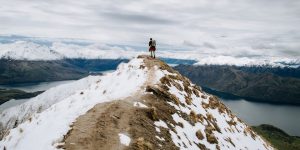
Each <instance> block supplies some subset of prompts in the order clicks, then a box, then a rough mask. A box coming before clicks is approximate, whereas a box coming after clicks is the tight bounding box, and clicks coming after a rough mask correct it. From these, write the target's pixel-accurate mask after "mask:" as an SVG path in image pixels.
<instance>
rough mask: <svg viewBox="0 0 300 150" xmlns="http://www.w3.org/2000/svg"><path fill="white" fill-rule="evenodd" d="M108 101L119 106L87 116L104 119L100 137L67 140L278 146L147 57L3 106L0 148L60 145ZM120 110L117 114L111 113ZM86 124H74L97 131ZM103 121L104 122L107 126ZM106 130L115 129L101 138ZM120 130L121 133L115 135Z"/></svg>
mask: <svg viewBox="0 0 300 150" xmlns="http://www.w3.org/2000/svg"><path fill="white" fill-rule="evenodd" d="M114 100H119V101H114ZM110 101H112V102H111V106H113V105H116V106H114V107H113V108H114V109H113V110H112V109H105V110H103V111H104V112H102V113H103V116H101V115H100V118H97V117H96V115H99V114H93V115H92V116H93V117H92V118H89V119H96V120H97V119H100V124H98V125H96V126H97V130H96V131H95V133H97V136H98V137H99V135H100V134H101V137H99V138H97V140H94V138H95V137H94V136H92V135H91V137H85V136H84V139H85V140H86V139H89V138H92V139H91V140H88V141H86V142H82V140H84V139H82V140H79V141H81V142H78V143H69V144H71V145H72V146H76V145H77V144H78V146H80V145H82V144H83V145H84V144H90V142H93V141H95V142H96V143H97V142H100V145H98V146H99V149H101V148H100V147H103V146H104V145H105V144H111V143H109V142H108V141H114V140H115V139H103V137H110V138H120V141H119V142H117V143H119V144H121V145H123V146H125V147H127V148H128V149H134V148H139V147H148V148H150V149H189V150H190V149H238V150H240V149H261V150H263V149H273V148H272V147H271V146H270V145H269V144H268V143H266V142H265V141H264V140H263V139H262V138H261V137H260V136H258V135H257V134H256V133H254V132H253V131H252V129H251V128H250V127H249V126H247V125H246V124H245V123H243V122H242V121H241V120H240V119H238V118H237V117H236V116H235V115H233V114H232V113H231V111H230V110H229V109H228V108H227V107H226V106H225V105H224V104H222V103H221V102H220V101H218V100H217V99H216V98H215V97H214V96H212V95H208V94H206V93H205V92H203V91H202V90H201V89H200V88H199V87H197V86H196V85H194V84H192V83H191V82H190V81H189V80H188V79H187V78H185V77H183V76H182V75H180V74H179V73H178V72H176V71H174V70H173V69H172V68H171V67H169V66H168V65H166V64H165V63H163V62H162V61H159V60H154V59H151V58H149V57H146V56H142V57H139V58H135V59H133V60H131V61H130V62H129V63H128V64H121V65H120V66H119V67H118V69H117V70H116V71H115V72H113V73H109V74H106V75H104V76H94V77H87V78H85V79H82V80H79V81H77V82H74V83H70V84H67V85H62V86H59V87H55V88H53V89H50V90H49V91H46V92H45V93H43V94H42V95H40V96H38V97H36V98H33V99H31V100H30V101H28V102H27V103H25V104H22V105H21V106H18V107H13V108H10V109H8V110H5V111H4V112H2V113H1V114H0V115H1V118H0V121H1V131H5V132H4V133H3V132H2V134H3V136H4V137H3V138H2V140H1V141H0V149H4V147H5V148H6V149H30V150H35V149H37V150H39V149H43V150H47V149H49V150H50V149H59V148H62V147H61V146H60V144H61V143H62V142H63V143H65V144H66V145H68V142H67V141H65V140H66V139H67V137H69V138H72V136H71V135H72V132H73V130H71V129H74V127H70V126H71V125H72V126H73V125H75V126H76V122H77V121H78V120H77V121H76V119H78V118H82V117H84V116H85V115H87V114H90V113H93V112H96V110H92V111H88V110H91V109H92V108H93V107H94V106H95V105H96V104H100V103H104V102H110ZM122 101H126V103H122ZM130 103H131V104H130ZM117 104H120V105H119V106H117ZM93 109H95V107H94V108H93ZM102 109H103V108H102ZM121 109H124V110H122V111H121ZM118 111H120V114H113V113H115V112H118ZM24 114H26V115H24ZM122 115H123V116H122ZM106 117H108V119H106ZM75 121H76V122H75ZM73 122H75V124H73ZM88 122H89V121H88ZM83 123H87V121H83ZM110 123H112V125H110ZM88 124H89V123H88ZM105 125H108V126H107V127H106V126H105ZM89 126H90V128H86V126H76V127H75V128H76V129H77V130H78V131H80V132H81V130H85V131H86V130H92V131H94V130H93V129H92V127H93V126H92V125H90V124H89ZM98 126H104V127H103V130H101V129H102V128H99V127H98ZM115 128H116V129H115ZM106 130H108V131H110V132H108V134H107V135H103V134H104V133H105V131H106ZM119 130H121V131H122V132H119V133H114V131H119ZM123 130H124V131H123ZM74 132H75V131H74ZM92 133H93V132H92ZM75 136H76V138H80V136H81V135H79V134H76V135H75ZM71 140H72V139H71ZM101 140H107V141H101ZM37 141H38V142H37ZM74 144H75V145H74ZM98 146H97V147H98ZM117 147H119V146H117ZM125 147H123V148H125ZM110 148H112V145H110ZM119 148H120V147H119Z"/></svg>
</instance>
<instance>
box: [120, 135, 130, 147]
mask: <svg viewBox="0 0 300 150" xmlns="http://www.w3.org/2000/svg"><path fill="white" fill-rule="evenodd" d="M119 138H120V142H121V144H123V145H126V146H129V144H130V141H131V139H130V137H128V136H127V135H125V134H123V133H119Z"/></svg>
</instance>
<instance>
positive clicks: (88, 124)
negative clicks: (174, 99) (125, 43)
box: [62, 56, 160, 150]
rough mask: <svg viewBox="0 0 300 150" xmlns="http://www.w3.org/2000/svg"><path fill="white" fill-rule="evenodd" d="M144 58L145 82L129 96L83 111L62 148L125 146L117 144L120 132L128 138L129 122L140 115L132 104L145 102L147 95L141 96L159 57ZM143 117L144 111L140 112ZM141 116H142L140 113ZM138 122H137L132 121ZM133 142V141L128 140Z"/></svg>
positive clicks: (116, 148)
mask: <svg viewBox="0 0 300 150" xmlns="http://www.w3.org/2000/svg"><path fill="white" fill-rule="evenodd" d="M139 58H144V64H145V66H142V67H147V69H148V71H149V72H148V76H147V80H146V83H145V84H144V85H143V86H142V87H141V88H140V90H138V91H137V92H136V93H135V94H133V95H132V96H129V97H127V98H125V99H122V100H115V101H112V102H107V103H100V104H97V105H96V106H94V107H93V108H92V109H91V110H89V111H88V112H87V113H86V114H84V115H82V116H80V117H78V118H77V119H76V122H74V124H73V126H72V129H71V130H70V131H69V132H68V133H67V135H65V138H64V141H63V142H64V143H65V144H64V145H63V146H62V148H64V149H70V150H82V149H85V150H96V149H97V150H101V149H103V150H110V149H111V150H119V149H124V148H126V146H124V145H122V144H121V143H120V139H119V135H118V134H119V133H123V134H125V135H126V134H127V135H128V136H129V137H131V136H130V134H129V133H130V132H131V130H132V129H133V123H132V121H135V120H136V118H137V117H140V118H141V116H139V115H138V113H137V111H138V109H141V108H140V107H134V106H133V103H134V102H138V101H140V102H142V103H145V99H147V96H145V95H142V94H141V93H143V92H144V91H145V88H146V86H147V85H152V84H154V83H153V81H154V79H155V71H154V66H155V65H159V62H160V61H159V60H156V59H152V58H150V57H148V56H139ZM143 115H144V116H146V114H143ZM143 115H142V116H143ZM135 123H137V124H140V123H139V122H135ZM131 142H133V141H131Z"/></svg>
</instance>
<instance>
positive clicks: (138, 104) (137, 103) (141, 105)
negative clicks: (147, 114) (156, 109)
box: [133, 102, 148, 108]
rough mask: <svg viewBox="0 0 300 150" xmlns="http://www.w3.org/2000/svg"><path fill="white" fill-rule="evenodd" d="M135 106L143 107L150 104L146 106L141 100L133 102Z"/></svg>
mask: <svg viewBox="0 0 300 150" xmlns="http://www.w3.org/2000/svg"><path fill="white" fill-rule="evenodd" d="M133 106H134V107H142V108H148V106H146V105H145V104H143V103H141V102H134V103H133Z"/></svg>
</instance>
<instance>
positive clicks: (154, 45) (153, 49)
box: [149, 38, 156, 58]
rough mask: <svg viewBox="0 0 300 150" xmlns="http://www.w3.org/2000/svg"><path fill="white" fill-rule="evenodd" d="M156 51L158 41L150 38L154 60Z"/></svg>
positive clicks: (150, 47) (150, 48)
mask: <svg viewBox="0 0 300 150" xmlns="http://www.w3.org/2000/svg"><path fill="white" fill-rule="evenodd" d="M155 50H156V41H155V40H154V39H152V38H150V41H149V52H150V55H151V57H152V58H155Z"/></svg>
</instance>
